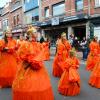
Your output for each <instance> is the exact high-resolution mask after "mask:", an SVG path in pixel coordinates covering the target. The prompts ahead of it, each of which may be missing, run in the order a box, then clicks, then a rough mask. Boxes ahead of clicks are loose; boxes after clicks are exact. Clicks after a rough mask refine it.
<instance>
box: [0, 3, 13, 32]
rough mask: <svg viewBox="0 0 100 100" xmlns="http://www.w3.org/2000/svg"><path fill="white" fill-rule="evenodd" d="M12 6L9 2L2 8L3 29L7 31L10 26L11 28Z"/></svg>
mask: <svg viewBox="0 0 100 100" xmlns="http://www.w3.org/2000/svg"><path fill="white" fill-rule="evenodd" d="M10 7H11V3H10V2H9V3H7V4H6V5H5V6H4V7H3V9H2V14H1V17H2V18H1V19H2V29H3V31H5V30H6V29H7V28H8V27H9V28H11V15H10Z"/></svg>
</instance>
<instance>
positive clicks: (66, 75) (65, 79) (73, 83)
mask: <svg viewBox="0 0 100 100" xmlns="http://www.w3.org/2000/svg"><path fill="white" fill-rule="evenodd" d="M63 65H64V66H65V68H64V72H63V74H62V76H61V79H60V81H59V84H58V91H59V93H61V94H63V95H66V96H74V95H77V94H79V93H80V76H79V74H78V72H77V68H78V67H79V60H78V59H77V58H76V57H73V58H68V59H67V60H66V62H64V64H63Z"/></svg>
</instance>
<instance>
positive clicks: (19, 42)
mask: <svg viewBox="0 0 100 100" xmlns="http://www.w3.org/2000/svg"><path fill="white" fill-rule="evenodd" d="M23 42H25V40H24V36H23V35H22V34H21V35H20V37H19V40H17V46H18V48H19V47H20V46H21V44H23Z"/></svg>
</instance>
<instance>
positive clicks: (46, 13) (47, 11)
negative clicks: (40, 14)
mask: <svg viewBox="0 0 100 100" xmlns="http://www.w3.org/2000/svg"><path fill="white" fill-rule="evenodd" d="M45 17H46V18H47V17H49V7H46V8H45Z"/></svg>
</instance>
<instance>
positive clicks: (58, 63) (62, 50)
mask: <svg viewBox="0 0 100 100" xmlns="http://www.w3.org/2000/svg"><path fill="white" fill-rule="evenodd" d="M70 50H71V45H70V43H69V42H68V41H65V42H64V43H62V41H61V40H59V43H58V46H57V53H56V56H55V58H54V62H53V75H54V76H55V77H60V76H61V75H62V73H63V67H64V65H63V64H62V62H64V61H66V58H68V56H69V51H70Z"/></svg>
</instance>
